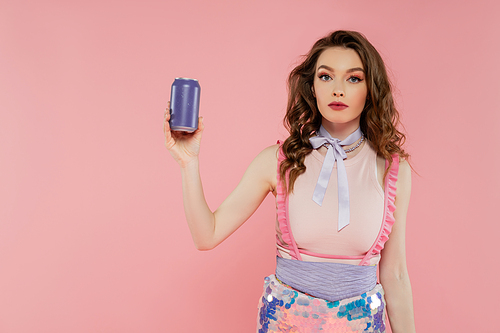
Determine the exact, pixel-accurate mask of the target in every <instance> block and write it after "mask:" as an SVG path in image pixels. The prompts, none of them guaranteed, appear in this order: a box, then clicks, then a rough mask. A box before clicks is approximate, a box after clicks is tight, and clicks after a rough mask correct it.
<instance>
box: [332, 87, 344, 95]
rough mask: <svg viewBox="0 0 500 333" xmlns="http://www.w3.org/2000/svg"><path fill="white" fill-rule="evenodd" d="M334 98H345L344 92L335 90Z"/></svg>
mask: <svg viewBox="0 0 500 333" xmlns="http://www.w3.org/2000/svg"><path fill="white" fill-rule="evenodd" d="M333 97H344V92H343V91H342V90H340V89H335V90H333Z"/></svg>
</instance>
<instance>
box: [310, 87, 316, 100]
mask: <svg viewBox="0 0 500 333" xmlns="http://www.w3.org/2000/svg"><path fill="white" fill-rule="evenodd" d="M311 92H312V94H313V96H314V98H316V94H315V93H314V86H311Z"/></svg>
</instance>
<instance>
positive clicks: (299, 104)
mask: <svg viewBox="0 0 500 333" xmlns="http://www.w3.org/2000/svg"><path fill="white" fill-rule="evenodd" d="M336 46H338V47H344V48H349V49H353V50H354V51H356V52H357V54H358V55H359V57H360V58H361V62H362V63H363V66H364V70H365V73H366V85H367V88H368V96H367V100H366V103H365V106H364V109H363V111H362V113H361V117H360V127H361V130H362V131H363V133H364V135H365V137H366V139H367V140H368V141H369V142H370V143H371V145H372V146H373V148H374V149H375V151H376V152H377V153H378V154H380V155H381V156H383V157H384V158H385V159H386V160H388V161H389V168H390V167H391V165H392V155H394V154H398V155H399V158H400V159H408V157H409V154H407V153H406V152H405V151H404V150H403V148H402V145H403V144H404V142H405V139H406V138H405V135H404V134H403V133H402V132H400V131H399V130H398V127H399V126H400V125H401V124H400V121H399V113H398V110H397V109H396V107H395V105H394V100H393V98H392V91H391V83H390V81H389V77H388V75H387V71H386V68H385V65H384V61H383V60H382V57H381V56H380V54H379V53H378V52H377V50H376V49H375V48H374V47H373V45H372V44H370V42H369V41H368V40H367V39H366V38H365V36H363V35H362V34H360V33H359V32H356V31H344V30H339V31H335V32H332V33H331V34H329V35H328V36H326V37H324V38H321V39H320V40H318V41H317V42H316V43H315V44H314V45H313V47H312V49H311V50H310V51H309V53H308V54H307V55H305V56H304V58H305V59H304V61H303V62H302V63H301V64H299V65H298V66H297V67H295V68H294V69H293V70H292V72H291V73H290V75H289V77H288V105H287V110H286V114H285V118H284V120H283V122H284V124H285V127H286V129H287V130H288V132H289V133H290V136H289V137H288V138H287V139H286V140H285V142H284V143H283V146H282V149H283V153H284V155H285V159H284V160H283V161H282V162H281V164H280V176H281V179H282V181H283V185H284V186H285V188H287V187H288V193H291V192H292V191H293V186H294V184H295V180H296V179H297V177H298V176H300V175H301V174H303V173H304V172H305V171H306V166H305V165H304V160H305V157H306V155H308V154H309V153H311V151H312V150H313V148H312V146H311V144H310V143H309V138H310V137H311V136H313V135H314V134H315V132H316V131H317V130H318V129H319V127H320V125H321V121H322V116H321V113H320V112H319V110H318V106H317V103H316V98H315V97H314V95H313V90H312V88H313V82H314V77H315V74H316V62H317V60H318V58H319V56H320V55H321V53H322V52H323V51H324V50H326V49H328V48H331V47H336ZM388 170H389V169H387V170H386V171H385V174H384V178H385V177H386V176H387V172H388ZM287 173H288V174H287ZM287 178H288V186H287Z"/></svg>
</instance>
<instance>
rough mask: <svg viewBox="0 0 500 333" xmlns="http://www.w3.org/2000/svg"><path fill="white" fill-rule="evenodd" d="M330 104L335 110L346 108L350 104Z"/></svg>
mask: <svg viewBox="0 0 500 333" xmlns="http://www.w3.org/2000/svg"><path fill="white" fill-rule="evenodd" d="M328 106H329V107H330V108H332V109H333V110H335V111H342V110H344V109H345V108H348V107H349V106H347V105H345V104H344V103H342V102H332V103H330V104H328Z"/></svg>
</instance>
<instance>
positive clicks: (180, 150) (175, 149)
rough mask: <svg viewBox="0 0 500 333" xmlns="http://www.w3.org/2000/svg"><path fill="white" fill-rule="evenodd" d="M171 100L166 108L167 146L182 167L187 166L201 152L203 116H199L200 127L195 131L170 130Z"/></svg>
mask: <svg viewBox="0 0 500 333" xmlns="http://www.w3.org/2000/svg"><path fill="white" fill-rule="evenodd" d="M169 121H170V102H168V105H167V109H166V110H165V115H164V123H163V132H164V133H165V147H167V149H168V151H169V152H170V154H171V155H172V157H173V158H174V159H175V160H176V161H177V163H179V165H180V166H181V167H185V166H186V165H188V164H189V163H190V162H191V161H193V160H195V159H196V158H197V157H198V154H199V153H200V143H201V134H202V133H203V129H204V125H203V118H202V117H199V118H198V129H197V130H196V131H194V132H193V133H188V132H181V131H171V130H170V123H169Z"/></svg>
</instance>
